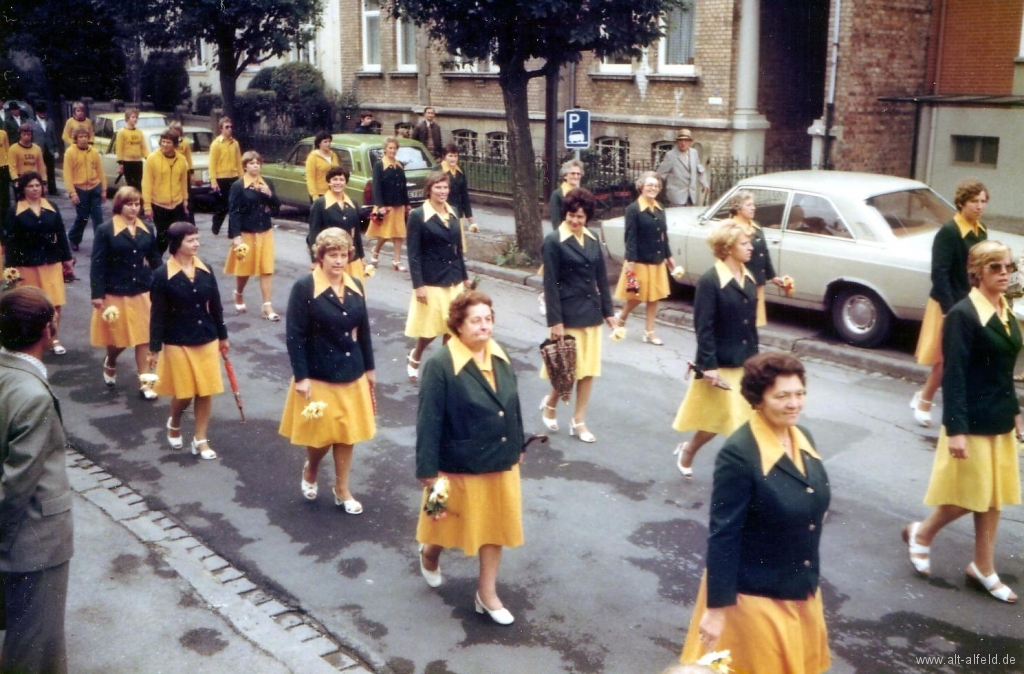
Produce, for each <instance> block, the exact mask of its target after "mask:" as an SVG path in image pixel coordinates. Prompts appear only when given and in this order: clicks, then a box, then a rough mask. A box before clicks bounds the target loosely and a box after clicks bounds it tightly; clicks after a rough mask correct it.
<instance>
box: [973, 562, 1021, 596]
mask: <svg viewBox="0 0 1024 674" xmlns="http://www.w3.org/2000/svg"><path fill="white" fill-rule="evenodd" d="M964 576H965V578H964V583H965V584H966V585H967V587H973V588H974V589H976V590H982V591H984V592H988V593H989V594H990V595H992V598H993V599H998V600H999V601H1001V602H1005V603H1007V604H1016V603H1017V596H1016V595H1015V594H1014V593H1013V590H1011V589H1010V588H1009V587H1008V586H1006V585H1004V584H1003V581H1001V580H999V574H998V573H993V574H992V575H991V576H983V575H981V571H979V570H978V567H977V566H975V564H974V562H971V564H970V566H968V567H967V571H966V572H965V573H964ZM997 585H1000V586H1001V587H996V586H997Z"/></svg>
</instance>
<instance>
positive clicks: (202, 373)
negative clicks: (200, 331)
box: [153, 339, 224, 399]
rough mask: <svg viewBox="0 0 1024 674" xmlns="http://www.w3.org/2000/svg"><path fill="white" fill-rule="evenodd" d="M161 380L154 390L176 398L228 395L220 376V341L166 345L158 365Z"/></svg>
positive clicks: (161, 352)
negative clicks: (193, 344)
mask: <svg viewBox="0 0 1024 674" xmlns="http://www.w3.org/2000/svg"><path fill="white" fill-rule="evenodd" d="M156 376H158V377H159V378H160V381H159V382H157V385H156V386H155V387H153V390H154V391H156V392H157V394H158V395H162V396H172V397H174V398H181V399H185V398H194V397H195V396H211V395H216V394H218V393H223V392H224V380H223V379H222V378H221V375H220V342H218V341H217V340H216V339H215V340H213V341H210V342H207V343H206V344H200V345H198V346H177V345H175V344H164V348H163V349H162V350H161V351H160V359H159V360H158V361H157V365H156Z"/></svg>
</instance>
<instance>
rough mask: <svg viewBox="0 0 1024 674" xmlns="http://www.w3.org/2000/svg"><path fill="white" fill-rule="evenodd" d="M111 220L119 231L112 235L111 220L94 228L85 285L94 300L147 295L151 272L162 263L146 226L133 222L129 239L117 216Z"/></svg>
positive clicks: (152, 237)
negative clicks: (87, 276) (93, 238)
mask: <svg viewBox="0 0 1024 674" xmlns="http://www.w3.org/2000/svg"><path fill="white" fill-rule="evenodd" d="M114 218H115V219H116V220H118V221H120V223H118V224H119V225H120V227H123V229H120V231H119V232H118V233H117V234H114V225H115V221H114V220H110V221H108V222H105V223H103V224H102V225H100V226H99V227H98V228H97V229H96V240H95V241H94V242H93V245H92V259H91V266H90V268H89V286H90V288H91V291H92V299H94V300H101V299H103V296H104V295H119V296H122V297H130V296H132V295H140V294H142V293H147V292H149V287H150V286H151V285H152V284H153V270H154V269H156V268H157V267H159V266H160V265H161V264H162V262H163V260H162V258H161V257H160V250H159V249H158V248H157V246H156V237H155V236H154V235H153V233H152V232H151V231H150V229H149V225H146V224H145V223H143V222H142V221H141V220H137V221H136V222H137V223H138V224H137V225H136V227H135V236H134V237H133V236H132V235H131V233H130V232H129V231H128V228H127V227H126V226H124V225H123V224H121V223H123V220H121V216H119V215H115V216H114ZM120 227H119V228H120Z"/></svg>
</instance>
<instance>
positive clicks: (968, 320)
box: [903, 241, 1024, 604]
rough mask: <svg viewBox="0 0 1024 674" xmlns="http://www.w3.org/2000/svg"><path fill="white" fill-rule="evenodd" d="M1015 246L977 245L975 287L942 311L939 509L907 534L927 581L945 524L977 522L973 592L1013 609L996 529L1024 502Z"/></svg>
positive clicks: (970, 269)
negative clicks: (1009, 297) (1000, 567)
mask: <svg viewBox="0 0 1024 674" xmlns="http://www.w3.org/2000/svg"><path fill="white" fill-rule="evenodd" d="M1016 268H1017V265H1015V264H1014V262H1013V258H1012V257H1011V256H1010V249H1009V247H1007V246H1005V245H1003V244H1002V243H1000V242H998V241H983V242H981V243H978V244H975V245H974V246H973V247H971V250H970V252H969V254H968V258H967V273H968V278H969V279H970V283H971V285H972V286H973V288H972V290H971V291H970V292H969V293H968V295H967V297H966V298H964V299H962V300H960V301H959V302H957V303H956V304H955V305H953V308H952V309H950V310H949V312H948V313H947V314H946V318H945V325H944V327H943V330H942V360H943V363H944V365H943V372H942V390H943V391H944V400H945V402H944V404H943V406H942V430H941V432H940V433H939V443H938V445H937V446H936V448H935V461H934V464H933V465H932V475H931V480H930V481H929V483H928V492H927V493H926V494H925V497H924V502H925V504H926V505H929V506H933V507H934V508H935V510H933V511H932V512H931V514H930V515H928V517H927V518H925V520H924V521H923V522H913V523H911V524H909V525H907V527H906V528H905V529H904V530H903V541H904V542H905V543H906V544H907V546H908V552H909V555H910V562H911V564H913V565H914V569H915V570H917V572H918V573H919V574H921V575H922V576H928V575H930V574H931V559H930V553H931V543H932V540H934V538H935V536H936V535H937V534H938V533H939V532H940V531H941V530H942V529H943V528H944V527H946V526H947V525H949V524H952V523H953V522H954V521H956V520H958V519H959V518H961V517H963V516H964V515H966V514H968V513H970V514H971V515H973V517H974V557H973V559H972V560H971V563H970V564H968V565H967V568H966V570H965V571H964V573H965V574H966V576H965V580H966V582H967V585H968V586H973V587H975V588H977V589H979V590H982V591H984V592H988V593H989V594H990V595H992V597H993V598H995V599H998V600H999V601H1003V602H1006V603H1008V604H1013V603H1015V602H1016V601H1017V595H1016V594H1015V593H1014V592H1013V590H1011V589H1010V588H1009V587H1008V586H1007V585H1005V584H1004V583H1003V582H1002V581H1001V580H1000V579H999V574H997V573H996V568H995V547H996V532H997V530H998V528H999V516H1000V513H1001V512H1002V507H1003V506H1004V505H1015V504H1019V503H1020V471H1019V467H1018V457H1017V442H1016V440H1015V438H1014V431H1015V430H1016V432H1017V434H1018V435H1019V434H1021V433H1022V432H1024V426H1022V423H1021V414H1020V404H1019V403H1018V402H1017V393H1016V391H1015V390H1014V385H1013V365H1014V362H1015V361H1016V359H1017V354H1018V353H1019V352H1020V349H1021V333H1020V327H1019V326H1018V325H1017V321H1016V319H1015V318H1014V317H1013V313H1012V312H1011V311H1010V307H1009V305H1008V303H1007V302H1006V298H1004V297H1003V294H1004V293H1005V292H1006V288H1007V286H1008V285H1009V282H1010V274H1011V273H1013V272H1014V271H1016Z"/></svg>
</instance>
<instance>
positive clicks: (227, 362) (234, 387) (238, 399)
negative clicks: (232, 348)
mask: <svg viewBox="0 0 1024 674" xmlns="http://www.w3.org/2000/svg"><path fill="white" fill-rule="evenodd" d="M220 355H221V357H222V358H223V359H224V370H225V371H226V372H227V373H228V382H229V383H230V384H231V392H232V393H234V394H235V404H236V405H238V413H239V414H240V415H242V421H241V423H243V424H244V423H245V410H244V409H242V394H241V393H240V392H239V390H238V377H236V376H235V366H234V365H232V364H231V359H230V358H228V354H226V353H224V352H221V354H220Z"/></svg>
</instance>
